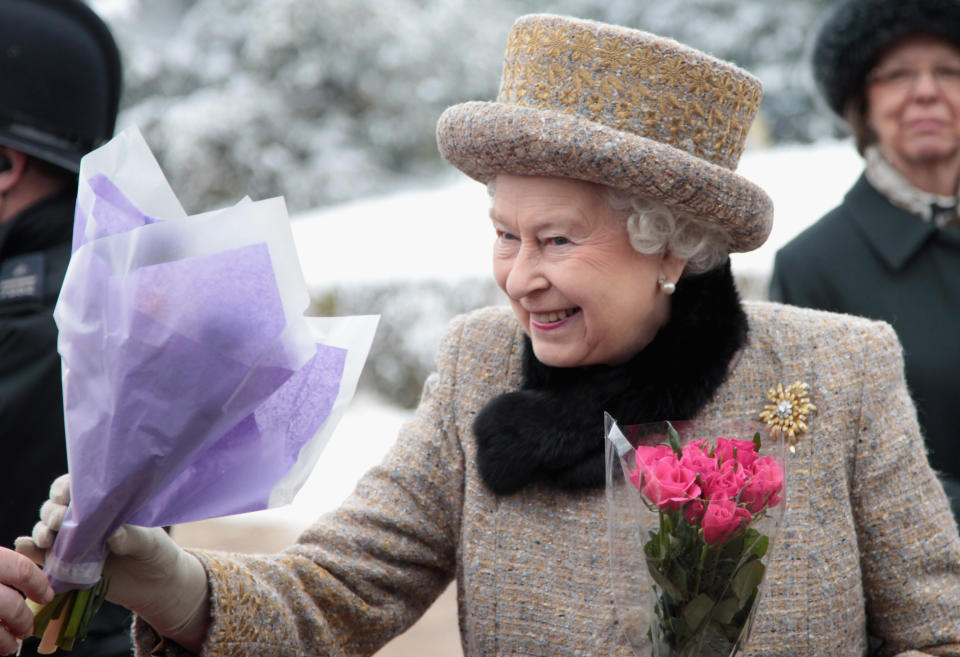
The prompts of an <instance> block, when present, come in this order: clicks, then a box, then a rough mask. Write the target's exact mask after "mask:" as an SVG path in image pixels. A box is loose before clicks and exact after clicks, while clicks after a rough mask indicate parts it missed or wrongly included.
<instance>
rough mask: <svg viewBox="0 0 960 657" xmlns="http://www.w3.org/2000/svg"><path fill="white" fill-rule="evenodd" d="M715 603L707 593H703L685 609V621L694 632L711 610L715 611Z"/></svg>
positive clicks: (685, 606)
mask: <svg viewBox="0 0 960 657" xmlns="http://www.w3.org/2000/svg"><path fill="white" fill-rule="evenodd" d="M713 606H714V602H713V598H711V597H710V596H709V595H707V594H706V593H701V594H700V595H698V596H697V597H695V598H694V599H693V600H691V601H690V602H688V603H687V604H686V605H684V607H683V620H684V622H686V624H687V625H688V626H689V627H690V628H691V629H692V630H693V631H696V628H698V627H699V626H700V623H701V622H702V621H703V619H704V618H706V617H707V614H709V613H710V610H711V609H713Z"/></svg>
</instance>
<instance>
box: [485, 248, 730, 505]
mask: <svg viewBox="0 0 960 657" xmlns="http://www.w3.org/2000/svg"><path fill="white" fill-rule="evenodd" d="M746 338H747V318H746V314H745V313H744V311H743V309H742V307H741V305H740V298H739V295H738V294H737V289H736V285H735V283H734V280H733V274H732V272H731V270H730V263H729V261H728V262H727V264H726V265H725V266H723V267H720V268H718V269H715V270H713V271H710V272H707V273H705V274H700V275H697V276H690V277H687V278H684V279H682V280H681V282H680V284H679V285H678V286H677V291H676V293H675V294H674V296H673V299H672V307H671V317H670V320H669V321H668V322H667V323H666V324H665V325H664V326H663V328H662V329H660V331H659V332H658V333H657V335H656V337H655V338H654V339H653V341H652V342H650V344H649V345H647V346H646V347H645V348H644V349H643V350H642V351H641V352H640V353H638V354H637V355H636V356H634V357H633V358H632V359H631V360H630V361H628V362H626V363H624V364H622V365H616V366H608V365H591V366H586V367H574V368H558V367H550V366H547V365H544V364H543V363H541V362H540V361H538V360H537V359H536V357H535V356H534V354H533V349H532V347H531V344H530V339H529V338H525V339H524V354H523V372H522V381H521V385H520V389H519V390H516V391H513V392H507V393H505V394H502V395H498V396H497V397H494V398H493V399H491V400H490V401H489V402H487V404H486V405H485V406H484V407H483V408H482V409H481V410H480V412H479V413H478V414H477V417H476V419H475V420H474V425H473V430H474V435H475V436H476V441H477V464H478V468H479V471H480V475H481V477H482V478H483V481H484V483H485V484H486V485H487V487H488V488H489V489H490V490H492V491H493V492H494V493H498V494H510V493H514V492H516V491H519V490H520V489H522V488H523V487H524V486H526V485H527V484H529V483H531V482H533V481H537V480H545V481H547V482H549V483H551V484H552V485H555V486H557V487H559V488H561V489H580V488H593V487H598V486H602V485H603V483H604V478H605V473H604V442H603V413H604V412H608V413H610V414H611V415H612V416H613V417H614V418H616V419H617V421H618V422H619V423H620V424H623V425H626V424H640V423H645V422H656V421H661V420H687V419H691V418H693V417H694V416H696V415H697V413H698V412H699V411H700V410H701V409H702V408H703V407H704V406H705V405H706V403H707V402H708V401H710V399H711V398H712V397H713V395H714V392H715V391H716V390H717V388H719V387H720V385H721V384H722V383H723V381H724V379H725V378H726V376H727V372H728V369H729V366H730V362H731V360H732V359H733V357H734V355H735V354H736V353H737V352H738V351H739V350H740V348H741V347H742V346H743V345H744V344H745V342H746Z"/></svg>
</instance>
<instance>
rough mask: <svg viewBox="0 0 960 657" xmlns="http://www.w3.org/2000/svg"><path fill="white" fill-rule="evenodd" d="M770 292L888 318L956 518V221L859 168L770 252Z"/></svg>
mask: <svg viewBox="0 0 960 657" xmlns="http://www.w3.org/2000/svg"><path fill="white" fill-rule="evenodd" d="M770 297H771V299H773V300H775V301H783V302H785V303H791V304H795V305H799V306H807V307H811V308H821V309H824V310H831V311H836V312H842V313H849V314H853V315H862V316H864V317H871V318H874V319H882V320H885V321H887V322H889V323H890V324H892V325H893V328H894V329H895V330H896V332H897V336H898V337H899V339H900V341H901V343H902V344H903V349H904V355H905V358H906V375H907V383H908V386H909V388H910V392H911V394H912V396H913V398H914V401H915V403H916V406H917V410H918V414H919V420H920V424H921V427H922V429H923V432H924V434H925V437H926V443H927V447H928V449H929V451H930V453H929V458H930V463H931V465H932V466H933V467H934V469H935V470H937V471H938V472H940V473H941V475H942V479H943V481H944V487H945V488H946V489H947V493H948V494H949V495H950V497H951V502H952V505H953V509H954V514H955V515H956V516H957V517H960V225H956V224H953V225H950V226H947V227H946V228H937V227H936V226H935V225H934V224H933V223H931V222H926V221H923V220H922V219H921V218H919V217H917V216H915V215H912V214H910V213H908V212H906V211H904V210H901V209H900V208H898V207H896V206H894V205H892V204H891V203H890V201H888V200H887V198H886V197H885V196H883V195H882V194H880V192H878V191H877V190H876V189H875V188H874V187H873V186H872V185H871V184H870V183H869V182H868V181H867V180H866V178H865V177H863V176H861V178H860V180H859V181H857V183H856V184H855V185H854V186H853V187H852V188H851V189H850V191H849V192H848V193H847V195H846V197H845V198H844V200H843V203H842V204H841V205H840V206H839V207H837V208H835V209H834V210H832V211H831V212H829V213H828V214H827V215H826V216H824V217H823V218H822V219H820V220H819V221H818V222H817V223H815V224H813V225H812V226H810V227H809V228H808V229H807V230H805V231H804V232H802V233H801V234H800V235H798V236H797V237H796V238H795V239H794V240H793V241H791V242H790V243H789V244H787V245H786V246H785V247H783V248H782V249H781V250H780V251H779V252H778V253H777V256H776V260H775V263H774V269H773V279H772V282H771V285H770ZM825 346H826V345H825Z"/></svg>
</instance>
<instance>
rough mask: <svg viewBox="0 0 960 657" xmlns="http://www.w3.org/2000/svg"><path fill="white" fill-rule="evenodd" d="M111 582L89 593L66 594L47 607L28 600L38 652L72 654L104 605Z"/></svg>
mask: <svg viewBox="0 0 960 657" xmlns="http://www.w3.org/2000/svg"><path fill="white" fill-rule="evenodd" d="M107 587H108V582H107V581H106V580H104V579H101V580H100V581H99V582H97V583H96V584H95V585H93V586H91V587H90V588H87V589H74V590H71V591H64V592H63V593H58V594H57V595H56V596H54V598H53V600H51V601H50V602H48V603H47V604H45V605H41V604H37V603H35V602H33V601H32V600H27V604H28V605H29V606H30V609H31V610H33V635H34V636H36V637H39V638H40V645H39V646H38V647H37V652H38V653H39V654H41V655H49V654H52V653H54V652H56V651H57V649H60V650H73V646H74V644H75V643H76V642H77V641H83V640H84V639H85V638H86V637H87V631H88V630H89V628H90V621H91V620H93V617H94V615H95V614H96V613H97V611H98V610H99V609H100V605H102V604H103V600H104V598H106V595H107Z"/></svg>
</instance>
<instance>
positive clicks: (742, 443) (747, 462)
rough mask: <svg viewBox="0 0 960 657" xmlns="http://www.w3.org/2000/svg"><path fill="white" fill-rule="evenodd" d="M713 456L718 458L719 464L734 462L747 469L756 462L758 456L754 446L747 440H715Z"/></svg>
mask: <svg viewBox="0 0 960 657" xmlns="http://www.w3.org/2000/svg"><path fill="white" fill-rule="evenodd" d="M715 456H719V457H720V461H721V463H727V462H731V461H736V462H737V463H739V464H740V465H742V466H744V467H749V466H751V465H753V462H754V461H756V460H757V456H758V455H757V452H756V445H754V444H753V443H752V442H751V441H749V440H734V439H730V438H717V449H716V453H715Z"/></svg>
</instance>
